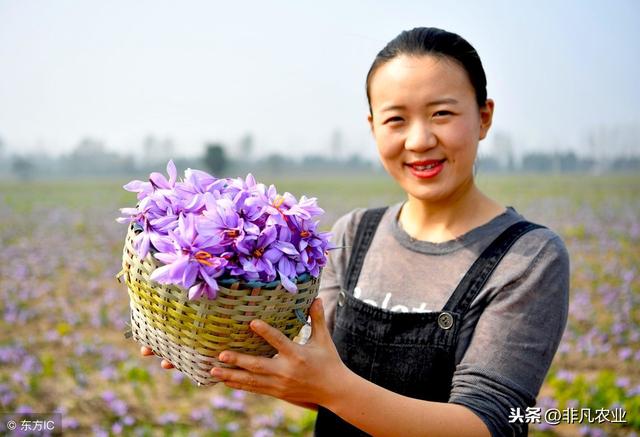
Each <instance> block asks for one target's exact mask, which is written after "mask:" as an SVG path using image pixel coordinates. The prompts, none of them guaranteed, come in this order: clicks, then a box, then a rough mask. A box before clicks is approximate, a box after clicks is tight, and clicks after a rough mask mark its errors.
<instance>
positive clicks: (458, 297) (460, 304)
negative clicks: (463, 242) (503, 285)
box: [443, 221, 544, 313]
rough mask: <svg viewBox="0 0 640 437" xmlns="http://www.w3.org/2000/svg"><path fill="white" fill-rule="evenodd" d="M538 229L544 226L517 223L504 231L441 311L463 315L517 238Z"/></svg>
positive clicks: (522, 222) (475, 264)
mask: <svg viewBox="0 0 640 437" xmlns="http://www.w3.org/2000/svg"><path fill="white" fill-rule="evenodd" d="M538 228H544V226H541V225H538V224H535V223H531V222H528V221H519V222H517V223H514V224H513V225H511V226H509V227H508V228H507V229H505V230H504V231H503V232H502V233H501V234H500V235H499V236H498V237H497V238H496V239H495V240H493V242H492V243H491V244H490V245H489V247H487V248H486V249H485V250H484V251H483V252H482V254H481V255H480V256H479V257H478V259H477V260H476V261H475V262H474V263H473V265H472V266H471V268H470V269H469V271H468V272H467V273H466V275H464V277H463V278H462V280H461V281H460V283H459V284H458V286H457V287H456V289H455V290H454V292H453V294H452V295H451V297H450V298H449V300H448V301H447V303H446V305H445V306H444V308H443V311H451V312H458V313H465V312H466V311H467V309H468V308H469V306H470V305H471V302H472V301H473V299H475V297H476V296H477V295H478V293H479V292H480V290H482V287H484V285H485V284H486V282H487V281H488V280H489V277H490V276H491V274H492V273H493V271H494V270H495V268H496V267H497V266H498V264H499V263H500V261H501V260H502V258H503V257H504V256H505V255H506V254H507V252H508V251H509V249H510V248H511V246H513V244H514V243H515V242H516V241H517V240H518V238H520V237H521V236H523V235H524V234H526V233H527V232H529V231H532V230H534V229H538Z"/></svg>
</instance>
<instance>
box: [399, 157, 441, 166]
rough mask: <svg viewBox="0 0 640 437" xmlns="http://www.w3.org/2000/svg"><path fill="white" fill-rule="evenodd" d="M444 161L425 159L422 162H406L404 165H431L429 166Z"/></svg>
mask: <svg viewBox="0 0 640 437" xmlns="http://www.w3.org/2000/svg"><path fill="white" fill-rule="evenodd" d="M444 161H446V159H445V158H442V159H425V160H423V161H412V162H407V163H406V164H405V165H409V166H412V165H431V164H437V163H438V162H444Z"/></svg>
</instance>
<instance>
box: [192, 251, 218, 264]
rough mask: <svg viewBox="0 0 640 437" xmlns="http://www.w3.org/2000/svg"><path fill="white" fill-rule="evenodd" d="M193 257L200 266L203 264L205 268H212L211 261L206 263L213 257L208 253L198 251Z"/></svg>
mask: <svg viewBox="0 0 640 437" xmlns="http://www.w3.org/2000/svg"><path fill="white" fill-rule="evenodd" d="M194 257H195V259H196V261H198V262H199V263H200V264H204V265H205V266H209V267H212V266H213V263H212V262H211V261H207V260H208V259H210V258H213V256H212V255H211V254H210V253H209V252H205V251H204V250H199V251H198V252H196V253H195V255H194Z"/></svg>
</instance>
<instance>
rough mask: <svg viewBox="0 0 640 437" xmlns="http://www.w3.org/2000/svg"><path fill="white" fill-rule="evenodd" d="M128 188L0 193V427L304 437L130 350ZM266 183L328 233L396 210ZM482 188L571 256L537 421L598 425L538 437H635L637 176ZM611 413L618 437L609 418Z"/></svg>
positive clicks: (348, 196) (490, 182) (334, 186)
mask: <svg viewBox="0 0 640 437" xmlns="http://www.w3.org/2000/svg"><path fill="white" fill-rule="evenodd" d="M126 182H127V180H102V181H93V180H92V181H55V182H29V183H18V182H9V181H4V182H2V181H0V247H1V250H0V412H5V413H8V412H29V411H31V412H35V413H51V412H58V413H61V415H62V418H63V426H64V429H65V435H140V436H144V435H154V436H155V435H171V436H173V435H185V436H190V435H194V436H195V435H204V436H206V435H213V436H218V435H220V436H224V435H229V436H231V435H234V436H235V435H238V436H275V435H277V436H280V435H291V436H307V435H311V433H312V429H313V422H314V418H315V413H313V412H310V411H308V410H304V409H301V408H298V407H294V406H292V405H289V404H287V403H284V402H281V401H279V400H275V399H272V398H268V397H264V396H258V395H253V394H247V393H245V392H239V391H234V390H229V389H226V388H225V387H223V386H216V387H208V388H198V387H196V386H194V385H193V384H192V383H191V382H190V381H189V380H188V379H187V378H185V377H183V376H182V375H181V374H180V373H178V372H176V371H165V370H162V369H161V368H160V365H159V364H160V363H159V359H157V358H142V357H141V356H140V354H139V347H138V346H137V345H136V344H135V343H134V342H132V341H130V340H126V339H125V338H124V335H123V333H124V331H125V329H126V323H127V321H128V314H129V313H128V295H127V292H126V289H125V287H124V285H122V284H119V283H118V282H117V281H116V279H115V275H116V274H117V273H118V271H119V270H120V262H121V261H120V258H121V252H122V244H123V242H124V236H125V233H126V229H125V227H123V226H121V225H119V224H118V223H116V221H115V218H116V217H118V214H119V211H118V209H119V208H121V207H123V206H126V205H131V204H134V203H135V195H134V194H131V193H127V192H125V191H124V190H122V185H123V184H124V183H126ZM264 182H265V183H275V184H276V186H277V187H278V189H279V191H283V192H284V191H290V192H291V193H293V194H294V195H296V196H300V195H302V194H306V195H307V196H313V197H318V198H319V205H320V206H321V207H322V208H324V209H325V210H326V214H325V216H324V217H323V221H322V223H321V227H322V228H323V229H324V230H328V228H329V227H330V225H331V223H332V222H333V221H334V220H335V219H337V218H338V217H339V216H340V215H342V214H344V213H345V212H347V211H349V210H351V209H352V208H354V207H358V206H365V207H369V206H378V205H383V204H389V203H392V202H396V201H398V200H401V199H402V193H401V192H400V191H399V189H398V188H396V187H395V185H394V184H393V183H392V182H391V181H390V180H388V179H386V178H385V177H382V176H380V177H379V178H374V177H371V178H367V179H363V178H355V177H354V178H342V179H336V178H333V179H328V178H327V179H320V180H313V181H297V180H267V179H265V180H264ZM479 183H480V185H481V187H483V188H484V189H485V190H486V191H487V192H488V193H489V194H490V195H492V196H494V197H495V198H497V199H499V200H500V201H502V202H504V203H505V204H507V205H511V206H514V207H515V208H516V210H518V211H519V212H520V213H522V214H524V215H525V216H526V217H527V218H529V219H530V220H532V221H536V222H539V223H542V224H545V225H547V226H549V227H550V228H552V229H554V230H555V231H556V232H558V233H559V234H560V235H561V236H562V237H563V238H564V241H565V243H566V244H567V247H568V248H569V252H570V255H571V269H572V272H571V273H572V278H571V281H572V282H571V307H570V316H569V323H568V326H567V330H566V332H565V336H564V338H563V341H562V343H561V345H560V348H559V351H558V354H557V356H556V358H555V361H554V364H553V367H552V369H551V371H550V373H549V375H548V377H547V380H546V382H545V384H544V386H543V388H542V391H541V393H540V396H539V398H538V406H539V407H540V408H541V410H542V412H543V413H544V412H545V411H549V410H551V409H557V410H559V411H567V410H573V411H577V412H580V411H581V410H582V409H588V410H589V411H591V413H590V414H591V417H590V419H592V420H587V419H584V417H582V419H583V420H580V421H581V422H582V423H577V422H578V420H577V419H576V418H574V419H575V420H562V421H561V422H563V423H561V424H559V425H552V424H549V423H544V420H542V421H541V423H540V424H534V425H532V427H531V434H532V435H538V436H542V435H549V436H553V435H558V436H574V435H585V436H604V435H614V436H615V435H620V436H630V435H636V434H637V435H640V365H638V362H640V249H639V248H640V177H638V176H556V177H549V176H545V177H544V178H543V177H538V176H523V177H516V176H480V178H479ZM540 335H545V330H544V326H541V327H540ZM598 410H599V411H600V412H601V413H600V414H598V413H597V411H598ZM614 410H616V411H624V412H626V415H625V416H624V417H623V418H622V419H623V420H618V422H624V423H611V422H612V416H611V415H608V416H606V417H605V413H606V412H611V411H614ZM578 416H579V415H578ZM579 418H580V416H579ZM618 418H619V417H618ZM543 419H544V414H543ZM570 421H573V422H575V423H573V424H569V423H567V422H570ZM589 422H591V423H589ZM3 425H4V424H3V423H0V434H3V433H4V432H5V431H4V430H3V428H2V427H3Z"/></svg>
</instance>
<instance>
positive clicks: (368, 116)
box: [367, 113, 373, 134]
mask: <svg viewBox="0 0 640 437" xmlns="http://www.w3.org/2000/svg"><path fill="white" fill-rule="evenodd" d="M367 121H368V122H369V129H371V133H372V134H373V115H371V113H369V115H367Z"/></svg>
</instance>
